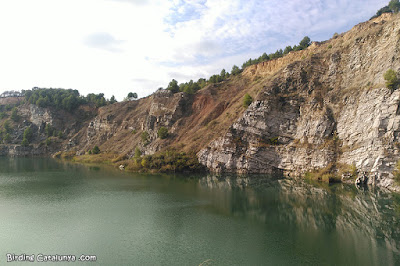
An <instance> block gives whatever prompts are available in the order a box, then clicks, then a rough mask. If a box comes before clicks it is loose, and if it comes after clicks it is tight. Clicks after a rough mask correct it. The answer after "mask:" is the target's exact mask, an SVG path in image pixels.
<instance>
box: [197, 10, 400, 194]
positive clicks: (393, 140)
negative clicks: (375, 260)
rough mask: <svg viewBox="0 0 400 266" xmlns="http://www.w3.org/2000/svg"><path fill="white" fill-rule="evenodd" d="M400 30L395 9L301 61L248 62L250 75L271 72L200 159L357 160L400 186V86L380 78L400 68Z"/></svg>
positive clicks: (264, 169) (233, 166) (268, 166)
mask: <svg viewBox="0 0 400 266" xmlns="http://www.w3.org/2000/svg"><path fill="white" fill-rule="evenodd" d="M399 32H400V19H399V16H398V15H390V14H389V15H385V16H384V17H382V18H380V19H379V20H371V21H368V22H365V23H362V24H360V25H357V26H356V27H355V28H353V29H352V30H351V31H349V32H348V33H346V34H343V35H342V36H340V37H338V38H335V39H332V40H330V41H329V42H327V43H325V44H323V45H318V46H317V45H315V47H313V48H310V49H308V52H303V54H304V55H303V56H307V55H309V56H308V58H304V59H303V60H301V61H295V62H292V63H290V64H287V65H285V64H284V63H282V64H280V66H281V68H280V69H279V67H276V66H274V67H272V66H271V64H272V63H269V62H268V63H267V64H264V63H260V64H258V65H256V66H252V67H251V69H246V71H245V73H244V74H245V75H247V76H248V77H250V78H251V77H253V78H256V77H257V76H259V75H263V73H264V72H265V73H267V74H266V77H265V78H264V83H263V90H262V91H261V92H260V93H259V94H258V97H257V99H256V101H255V102H253V103H252V104H251V105H250V106H249V108H248V109H247V110H246V111H245V112H244V114H243V115H242V117H241V118H239V119H238V120H237V121H236V122H235V123H234V124H233V125H232V126H231V127H230V128H229V130H228V132H227V133H226V134H225V136H223V137H221V138H219V139H217V140H214V141H212V142H211V144H210V145H209V146H208V147H206V148H205V149H202V150H201V151H200V152H199V153H198V156H199V160H200V161H201V162H202V163H203V164H205V165H206V166H207V167H209V168H210V169H212V170H213V171H216V172H221V171H227V172H245V173H270V172H274V171H286V172H290V173H292V174H295V175H299V174H303V173H304V172H306V171H311V170H314V169H318V168H323V167H327V166H328V165H330V164H338V163H342V164H355V165H356V167H357V168H358V169H359V171H366V172H367V173H368V175H369V179H368V180H369V181H368V182H369V183H373V184H377V185H381V186H385V187H390V188H392V189H396V186H395V185H394V180H393V174H392V171H393V167H394V165H395V163H396V161H397V160H399V158H400V157H399V148H400V147H399V146H400V145H399V139H398V138H399V132H400V123H399V122H400V112H399V101H400V92H399V91H398V90H395V91H394V92H392V91H391V90H389V89H387V88H385V87H384V85H382V84H384V80H383V73H384V72H385V71H387V70H388V69H389V68H392V69H395V70H396V71H397V72H399V70H400V60H399V56H400V53H399V49H400V35H399ZM328 45H329V46H328ZM311 51H312V52H311ZM292 57H293V56H292ZM287 58H290V55H288V56H287ZM282 60H283V59H282ZM275 64H278V61H277V62H275ZM271 74H273V75H271Z"/></svg>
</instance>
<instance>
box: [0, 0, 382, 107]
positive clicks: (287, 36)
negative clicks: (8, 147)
mask: <svg viewBox="0 0 400 266" xmlns="http://www.w3.org/2000/svg"><path fill="white" fill-rule="evenodd" d="M388 2H389V1H388V0H329V1H328V0H287V1H279V0H264V1H262V0H190V1H189V0H34V1H33V0H1V1H0V93H1V92H3V91H6V90H27V89H31V88H33V87H44V88H50V87H52V88H65V89H69V88H72V89H77V90H79V92H80V93H81V94H82V95H87V94H88V93H104V94H105V96H106V97H107V98H109V97H111V96H112V95H115V96H116V98H117V100H122V99H123V98H124V97H126V96H127V94H128V93H129V92H136V93H138V95H139V97H145V96H148V95H150V94H151V93H153V92H154V91H156V90H157V89H158V88H160V87H164V88H165V87H167V86H168V83H169V81H171V80H172V79H176V80H178V82H179V83H181V82H187V81H189V80H190V79H193V80H195V81H196V80H197V79H199V78H209V77H210V76H211V75H213V74H219V73H220V71H221V70H222V69H223V68H224V69H226V70H227V71H228V72H230V70H231V69H232V66H233V65H238V66H241V65H242V63H243V62H245V61H246V60H248V59H249V58H256V57H259V56H260V55H261V54H262V53H264V52H266V53H271V52H275V51H276V50H277V49H280V48H282V49H283V48H285V47H286V46H287V45H292V46H293V45H295V44H298V43H299V42H300V40H301V39H302V38H303V37H304V36H309V37H310V38H311V40H312V41H323V40H327V39H329V38H331V37H332V35H333V34H334V33H335V32H337V33H341V32H344V31H347V30H349V29H351V27H353V26H354V25H356V24H358V23H360V22H363V21H366V20H368V19H369V18H370V17H371V16H373V15H374V14H375V13H376V11H377V10H378V9H379V8H381V7H383V6H385V5H387V3H388Z"/></svg>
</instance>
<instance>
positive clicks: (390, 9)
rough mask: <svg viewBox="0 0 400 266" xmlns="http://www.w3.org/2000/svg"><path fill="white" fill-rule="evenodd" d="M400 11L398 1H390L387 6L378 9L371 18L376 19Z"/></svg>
mask: <svg viewBox="0 0 400 266" xmlns="http://www.w3.org/2000/svg"><path fill="white" fill-rule="evenodd" d="M399 10H400V2H399V0H391V1H390V2H389V4H388V5H387V6H384V7H382V8H381V9H379V10H378V11H377V12H376V14H375V16H373V17H372V18H371V19H373V18H377V17H379V16H380V15H382V14H383V13H398V12H399Z"/></svg>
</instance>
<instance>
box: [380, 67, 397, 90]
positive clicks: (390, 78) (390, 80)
mask: <svg viewBox="0 0 400 266" xmlns="http://www.w3.org/2000/svg"><path fill="white" fill-rule="evenodd" d="M383 78H384V79H385V81H386V87H387V88H388V89H391V90H392V91H393V90H395V89H396V87H397V85H398V83H399V80H398V78H397V73H396V71H394V70H393V69H389V70H388V71H386V73H385V74H384V75H383Z"/></svg>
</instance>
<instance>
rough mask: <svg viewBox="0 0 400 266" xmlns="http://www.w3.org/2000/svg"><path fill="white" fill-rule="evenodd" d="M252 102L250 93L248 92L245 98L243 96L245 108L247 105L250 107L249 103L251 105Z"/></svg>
mask: <svg viewBox="0 0 400 266" xmlns="http://www.w3.org/2000/svg"><path fill="white" fill-rule="evenodd" d="M252 102H253V98H252V97H251V96H250V94H248V93H246V94H245V95H244V98H243V106H244V107H245V108H247V107H249V105H250V104H251V103H252Z"/></svg>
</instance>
